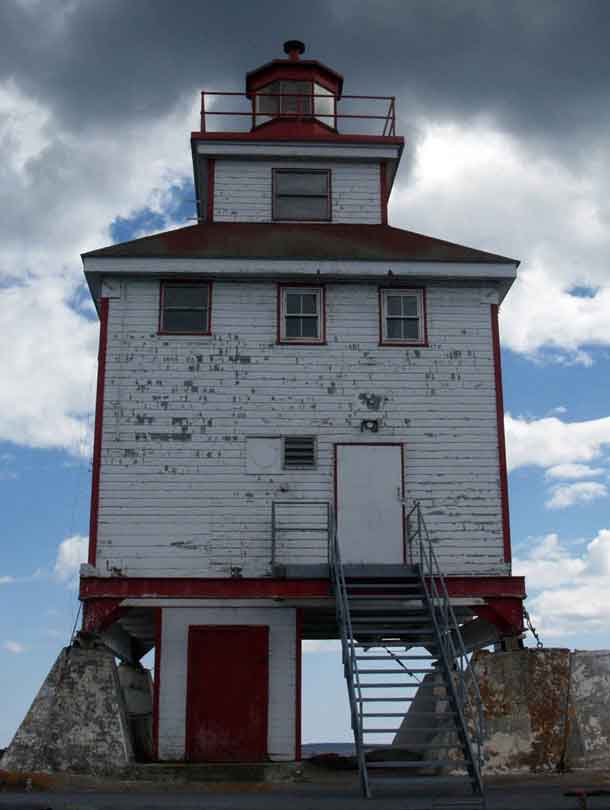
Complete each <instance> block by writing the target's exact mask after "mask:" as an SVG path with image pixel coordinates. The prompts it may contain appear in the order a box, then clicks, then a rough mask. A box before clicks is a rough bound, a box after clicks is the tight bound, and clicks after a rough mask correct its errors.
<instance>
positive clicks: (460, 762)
mask: <svg viewBox="0 0 610 810" xmlns="http://www.w3.org/2000/svg"><path fill="white" fill-rule="evenodd" d="M446 765H455V767H456V768H464V767H467V763H466V760H464V759H456V760H452V759H424V760H421V761H419V762H415V761H413V762H408V761H406V762H403V761H401V760H396V761H395V762H393V761H390V762H367V763H366V767H367V768H405V769H406V768H411V769H413V768H418V769H419V768H443V767H445V766H446Z"/></svg>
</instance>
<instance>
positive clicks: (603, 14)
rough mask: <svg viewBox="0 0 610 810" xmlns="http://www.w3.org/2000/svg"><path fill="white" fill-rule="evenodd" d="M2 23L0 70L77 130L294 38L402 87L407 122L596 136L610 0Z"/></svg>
mask: <svg viewBox="0 0 610 810" xmlns="http://www.w3.org/2000/svg"><path fill="white" fill-rule="evenodd" d="M0 31H2V32H4V33H3V34H2V35H1V36H2V40H3V42H2V48H1V49H0V76H1V75H3V76H4V77H5V78H6V77H7V76H11V75H12V76H14V77H15V79H16V81H17V82H18V84H19V85H20V86H21V87H22V88H23V89H24V90H25V91H26V92H27V93H28V94H30V95H33V96H35V97H38V98H41V99H42V100H44V101H45V102H47V103H50V104H51V105H52V107H53V109H54V110H55V112H56V114H58V115H59V117H60V118H61V119H62V121H63V122H64V124H65V125H67V126H68V127H69V128H70V129H72V130H77V129H78V128H88V127H91V126H95V127H105V126H109V127H112V126H113V124H114V123H115V122H117V121H119V120H120V121H121V123H122V124H125V123H128V122H129V120H130V119H133V120H134V121H139V120H140V119H142V118H146V117H157V116H163V115H164V114H165V113H167V111H168V110H169V109H171V107H172V106H173V105H174V104H175V103H176V102H177V101H178V100H183V99H184V98H185V96H190V95H192V94H194V93H195V92H196V91H197V90H198V89H201V88H202V87H203V86H205V87H207V88H210V89H215V88H216V89H217V88H222V89H229V88H231V89H240V88H241V86H242V83H243V77H244V74H245V72H246V71H247V70H249V69H251V68H253V67H255V66H257V65H258V64H260V63H262V62H265V61H267V60H269V59H271V58H274V57H277V56H281V55H282V53H281V45H282V42H283V40H284V39H286V38H289V37H300V38H302V39H304V40H305V41H306V42H307V43H308V45H309V50H308V55H309V56H311V57H313V58H319V59H320V60H322V61H325V62H327V63H328V64H329V65H330V66H332V67H334V68H336V69H337V70H339V71H340V72H342V73H343V74H344V75H345V77H346V88H345V89H346V92H351V93H379V94H395V95H397V96H398V97H399V100H400V102H401V104H402V108H401V112H402V114H403V116H404V117H406V118H408V117H409V116H413V117H416V116H417V115H418V114H419V115H427V116H434V117H441V118H453V119H461V118H464V117H468V116H471V115H476V114H489V115H493V116H495V117H496V118H497V119H498V120H499V122H500V124H501V125H502V126H504V127H506V128H509V129H511V130H518V131H520V132H521V133H522V134H527V133H528V132H529V133H532V134H534V135H536V134H537V133H538V134H544V136H545V137H549V138H553V139H556V138H558V139H561V138H571V137H574V136H575V135H577V134H578V133H579V132H581V133H583V134H584V133H586V132H591V131H595V129H596V128H598V127H600V126H601V125H602V123H604V122H606V121H607V116H608V108H609V106H610V105H609V103H608V102H609V101H610V99H609V97H608V96H609V92H608V91H609V87H610V48H608V42H610V2H607V0H527V2H522V1H521V0H514V1H513V2H503V1H501V0H486V1H485V2H480V1H479V2H475V0H421V1H420V0H417V1H415V0H411V2H409V1H408V0H407V1H406V2H405V1H404V0H403V2H394V0H376V2H357V1H356V0H332V2H331V1H329V0H326V2H319V0H310V1H309V2H308V3H306V4H303V3H302V2H298V3H297V2H268V0H266V1H263V2H260V1H259V2H246V1H244V2H224V3H222V2H218V0H215V2H213V3H210V2H202V1H201V0H180V2H175V0H99V1H98V0H96V1H95V2H94V1H93V0H89V1H87V0H84V1H83V2H80V3H79V2H74V0H63V2H57V3H53V2H51V0H42V2H39V3H38V2H36V0H20V1H19V2H18V1H17V0H5V2H3V3H1V4H0Z"/></svg>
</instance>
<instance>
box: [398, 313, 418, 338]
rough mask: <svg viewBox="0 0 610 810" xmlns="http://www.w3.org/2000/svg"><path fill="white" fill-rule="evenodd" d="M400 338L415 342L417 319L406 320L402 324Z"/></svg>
mask: <svg viewBox="0 0 610 810" xmlns="http://www.w3.org/2000/svg"><path fill="white" fill-rule="evenodd" d="M402 336H403V338H404V339H405V340H417V339H418V338H419V319H418V318H408V319H405V320H403V322H402Z"/></svg>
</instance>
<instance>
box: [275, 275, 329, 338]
mask: <svg viewBox="0 0 610 810" xmlns="http://www.w3.org/2000/svg"><path fill="white" fill-rule="evenodd" d="M291 287H297V288H299V287H301V288H304V289H311V290H320V316H321V321H320V327H321V329H320V340H290V339H289V338H283V337H282V317H283V313H282V291H283V290H284V289H288V288H291ZM276 343H277V344H278V345H280V346H326V285H324V284H306V283H305V282H304V281H287V282H279V283H278V285H277V324H276Z"/></svg>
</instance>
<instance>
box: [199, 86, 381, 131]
mask: <svg viewBox="0 0 610 810" xmlns="http://www.w3.org/2000/svg"><path fill="white" fill-rule="evenodd" d="M209 99H211V100H212V107H211V108H210V107H209V106H208V104H207V101H208V100H209ZM216 99H221V100H226V99H229V102H228V103H227V106H228V107H230V106H232V104H234V102H235V101H236V100H237V99H239V100H241V101H244V100H245V101H246V102H247V105H248V107H249V109H242V110H236V109H216V108H215V106H214V102H215V100H216ZM260 99H262V100H263V106H264V104H265V102H268V101H269V100H271V99H277V110H273V109H271V107H272V105H271V104H269V105H268V109H266V110H265V109H260V107H259V100H260ZM316 99H320V101H319V102H316ZM287 100H288V101H289V103H288V104H285V103H284V102H286V101H287ZM339 101H340V103H342V104H343V106H348V107H358V106H359V105H360V104H361V103H363V102H366V103H367V106H368V107H369V108H370V109H374V110H375V111H374V112H339V111H338V109H337V104H338V103H339V102H337V100H336V99H335V97H334V96H332V95H327V94H325V93H256V92H252V93H250V94H249V95H247V94H246V93H241V92H237V91H216V90H202V91H201V124H200V129H201V132H215V131H219V130H217V129H214V127H213V121H211V120H210V119H214V118H215V120H217V121H218V120H220V119H221V118H238V119H244V118H245V119H248V122H249V124H250V130H253V129H255V128H256V127H257V126H259V125H260V124H262V123H265V122H266V121H269V120H271V119H272V118H286V119H295V120H300V121H302V120H304V119H318V120H319V121H321V122H322V123H324V124H326V125H327V126H329V127H330V128H331V129H337V123H338V122H342V123H343V122H344V123H345V124H346V125H347V124H351V125H356V124H360V125H362V124H364V123H365V122H368V123H369V125H370V124H371V123H373V124H374V125H375V127H376V129H378V130H380V131H377V132H373V133H367V134H374V135H381V136H382V137H393V136H395V135H396V97H395V96H356V95H342V96H341V98H340V100H339ZM329 102H331V103H332V112H322V109H328V106H327V105H328V104H329ZM373 105H377V106H375V107H373ZM380 105H383V106H380ZM291 107H293V108H294V109H290V108H291ZM316 107H317V108H318V109H316ZM352 128H353V126H352ZM356 129H357V127H356ZM361 129H362V127H361ZM239 131H247V130H246V129H245V128H242V129H241V130H239ZM350 134H355V133H352V132H351V130H350ZM363 134H364V133H363Z"/></svg>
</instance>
